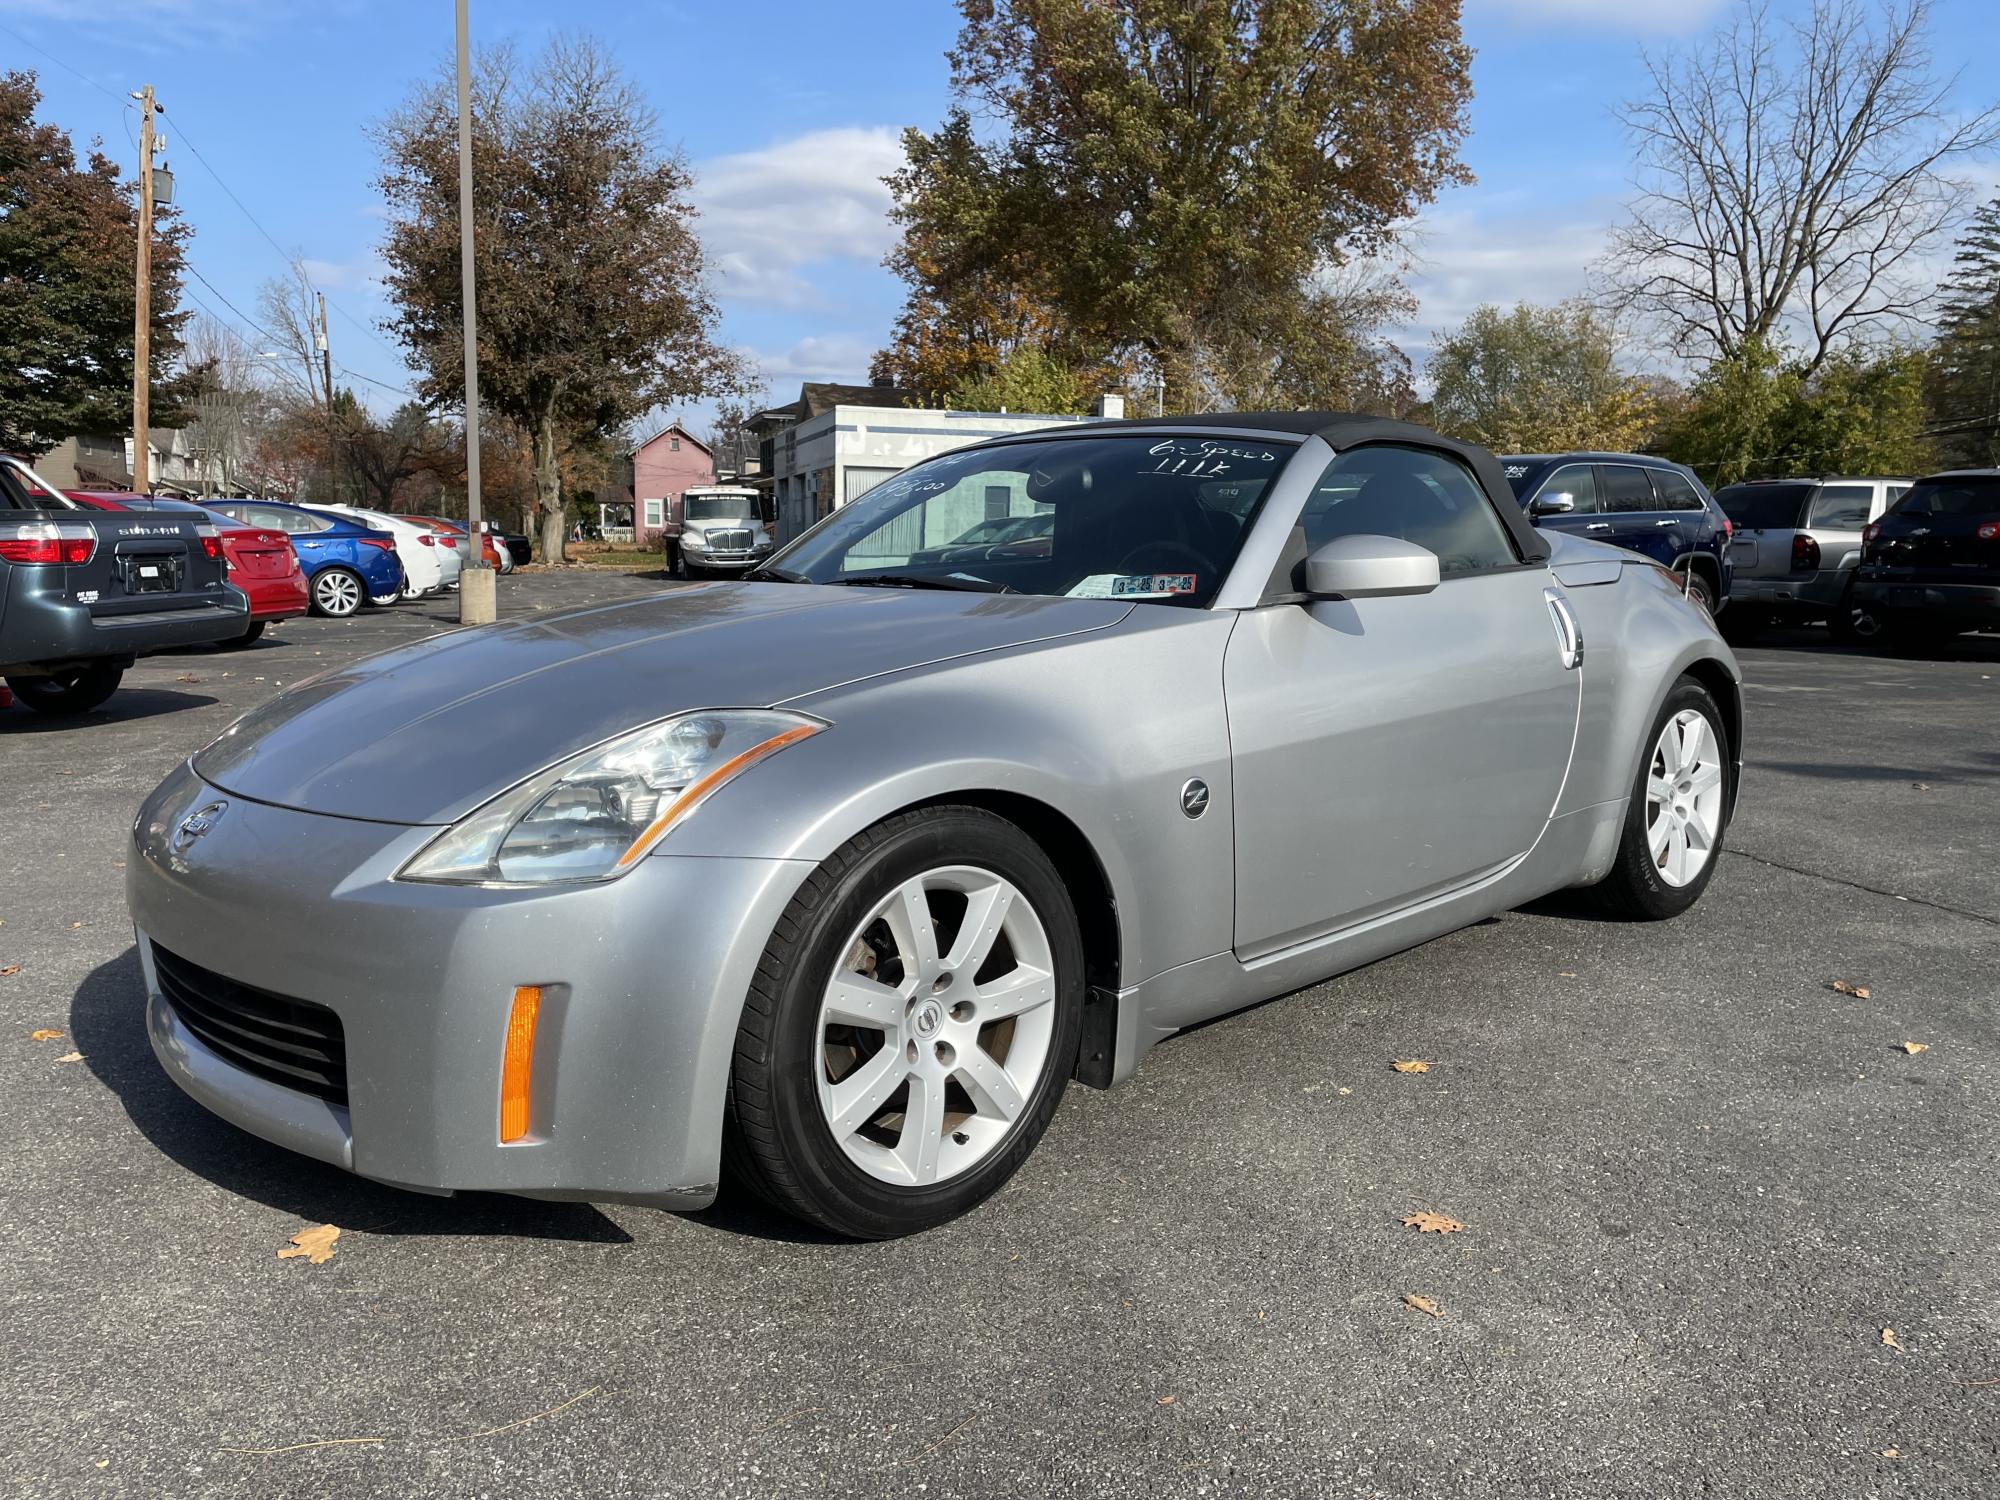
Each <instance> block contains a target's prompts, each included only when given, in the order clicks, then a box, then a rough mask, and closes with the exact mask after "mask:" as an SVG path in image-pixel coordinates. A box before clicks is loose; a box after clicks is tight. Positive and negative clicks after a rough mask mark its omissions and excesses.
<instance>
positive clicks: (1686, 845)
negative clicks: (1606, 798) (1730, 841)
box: [1591, 677, 1733, 922]
mask: <svg viewBox="0 0 2000 1500" xmlns="http://www.w3.org/2000/svg"><path fill="white" fill-rule="evenodd" d="M1697 719H1698V720H1699V721H1700V722H1701V723H1702V724H1703V725H1704V726H1705V735H1706V738H1705V740H1698V739H1695V738H1694V723H1695V721H1696V720H1697ZM1670 728H1671V729H1673V730H1674V731H1675V733H1674V734H1673V736H1672V737H1671V739H1670V736H1669V730H1670ZM1691 741H1692V743H1691ZM1704 746H1705V748H1704ZM1683 756H1685V758H1684V759H1683V758H1682V757H1683ZM1730 756H1731V751H1730V745H1729V738H1728V736H1727V734H1726V733H1725V732H1724V730H1723V725H1722V712H1721V710H1720V709H1718V708H1717V707H1716V706H1715V699H1714V698H1712V697H1710V696H1709V692H1708V689H1707V688H1705V687H1703V686H1702V685H1701V684H1700V683H1698V682H1696V681H1695V680H1694V679H1693V678H1692V677H1683V678H1681V679H1680V681H1679V682H1678V683H1676V684H1675V685H1674V689H1673V691H1672V692H1670V693H1668V694H1667V701H1666V702H1665V703H1664V704H1663V705H1661V708H1660V712H1659V715H1658V717H1657V718H1655V719H1654V720H1653V727H1652V729H1651V730H1650V731H1649V732H1648V736H1647V740H1646V758H1645V760H1644V761H1642V762H1641V763H1640V766H1639V775H1638V778H1637V780H1636V782H1635V783H1634V785H1633V788H1632V798H1631V802H1630V804H1629V805H1628V806H1627V807H1626V809H1625V830H1624V834H1623V836H1622V837H1621V838H1620V840H1619V843H1618V857H1617V859H1616V860H1615V861H1613V863H1612V866H1611V872H1610V873H1609V874H1608V875H1606V876H1605V877H1604V879H1602V880H1600V881H1599V882H1598V883H1597V884H1596V885H1594V886H1592V887H1591V895H1592V896H1593V897H1594V898H1595V899H1596V900H1597V902H1598V904H1599V905H1601V906H1603V907H1604V908H1605V909H1606V910H1608V911H1611V912H1613V913H1615V914H1616V915H1618V916H1622V917H1628V918H1631V919H1633V920H1635V921H1642V922H1658V921H1663V920H1664V919H1666V918H1668V917H1677V916H1679V915H1680V914H1681V913H1682V912H1684V911H1686V910H1687V909H1688V908H1689V907H1690V906H1693V905H1694V904H1695V902H1696V901H1698V900H1700V899H1701V893H1702V892H1703V891H1705V890H1707V889H1708V882H1709V880H1710V879H1711V878H1712V877H1713V876H1714V874H1715V866H1716V862H1717V861H1718V860H1719V859H1720V858H1721V857H1722V839H1723V834H1724V832H1725V831H1726V830H1727V827H1728V822H1729V800H1730V792H1731V782H1730V778H1731V775H1732V773H1733V762H1732V761H1731V759H1730ZM1711 773H1713V775H1714V777H1715V779H1713V780H1710V779H1709V776H1710V774H1711ZM1697 856H1698V862H1697Z"/></svg>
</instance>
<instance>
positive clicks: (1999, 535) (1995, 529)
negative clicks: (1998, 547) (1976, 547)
mask: <svg viewBox="0 0 2000 1500" xmlns="http://www.w3.org/2000/svg"><path fill="white" fill-rule="evenodd" d="M1978 536H1979V540H1980V541H1982V542H1996V541H2000V521H1988V522H1987V523H1986V524H1985V525H1984V526H1981V527H1980V528H1979V532H1978Z"/></svg>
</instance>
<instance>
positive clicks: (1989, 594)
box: [1854, 578, 2000, 630]
mask: <svg viewBox="0 0 2000 1500" xmlns="http://www.w3.org/2000/svg"><path fill="white" fill-rule="evenodd" d="M1854 597H1855V598H1856V599H1857V600H1859V601H1861V602H1862V603H1865V604H1871V605H1873V606H1874V607H1875V608H1876V609H1878V610H1881V611H1883V612H1884V613H1891V614H1912V615H1922V616H1924V617H1925V618H1926V619H1932V620H1940V621H1949V622H1953V623H1957V624H1962V625H1963V626H1964V627H1965V628H1966V629H1967V630H1976V629H1978V628H1979V627H1980V626H1982V625H1983V626H1987V627H1992V626H1996V625H2000V585H1996V584H1984V583H1927V582H1926V583H1904V582H1899V581H1898V580H1896V579H1894V578H1869V579H1857V580H1856V581H1855V584H1854Z"/></svg>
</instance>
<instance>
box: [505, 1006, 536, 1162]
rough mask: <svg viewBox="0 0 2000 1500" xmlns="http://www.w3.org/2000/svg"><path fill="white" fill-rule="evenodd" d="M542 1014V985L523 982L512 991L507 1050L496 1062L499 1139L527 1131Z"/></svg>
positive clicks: (517, 1135)
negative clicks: (538, 1023)
mask: <svg viewBox="0 0 2000 1500" xmlns="http://www.w3.org/2000/svg"><path fill="white" fill-rule="evenodd" d="M541 1013H542V987H541V986H540V985H538V984H524V985H521V986H519V987H518V988H516V989H515V991H514V1008H513V1010H512V1011H510V1012H509V1013H508V1016H507V1051H506V1054H505V1056H504V1057H503V1058H502V1059H501V1063H500V1140H501V1143H502V1144H503V1145H504V1144H505V1143H506V1142H508V1141H518V1140H519V1139H520V1138H521V1137H522V1136H524V1135H526V1134H527V1133H528V1090H529V1087H530V1081H531V1074H532V1072H533V1069H534V1062H535V1021H536V1019H537V1018H538V1017H539V1016H540V1015H541Z"/></svg>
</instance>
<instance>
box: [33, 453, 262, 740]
mask: <svg viewBox="0 0 2000 1500" xmlns="http://www.w3.org/2000/svg"><path fill="white" fill-rule="evenodd" d="M223 575H224V566H223V554H222V538H221V537H220V535H218V534H217V532H216V529H215V527H214V526H212V525H210V524H208V522H207V521H206V520H204V519H202V518H200V517H197V516H188V515H180V514H175V513H171V512H160V513H144V512H133V511H100V510H89V509H85V508H84V507H83V506H80V505H78V504H77V503H76V502H75V501H74V500H71V499H70V498H69V497H68V496H67V495H64V494H62V493H61V492H59V491H58V490H57V489H56V487H55V486H54V485H52V484H50V483H49V482H48V481H47V480H45V479H42V478H39V477H38V476H37V475H36V474H35V471H34V470H33V469H30V468H29V467H28V466H27V465H26V464H24V463H21V462H20V461H19V460H17V459H11V458H0V677H5V678H6V680H7V686H8V687H10V688H12V689H13V691H14V696H15V697H17V698H19V699H20V700H21V701H22V702H23V703H25V704H27V705H28V706H29V707H30V708H34V709H39V710H41V711H42V712H43V713H48V714H80V713H86V712H88V711H89V710H91V709H93V708H95V707H97V705H98V704H100V703H102V702H103V701H104V700H105V699H106V698H109V697H110V696H111V695H112V693H113V692H115V691H116V690H117V688H118V681H119V679H120V678H121V677H123V676H124V675H125V669H126V668H127V667H129V666H131V665H132V663H133V662H134V661H135V660H137V659H138V658H139V657H141V656H146V655H150V654H151V653H153V652H155V651H167V650H171V649H172V648H174V647H176V646H196V645H204V644H206V643H208V642H210V641H226V640H232V639H234V638H235V637H237V636H239V635H241V634H243V632H244V630H245V629H246V628H247V627H248V626H249V623H250V604H249V601H248V600H246V599H245V598H244V597H243V593H242V591H241V590H240V589H234V588H231V587H230V586H229V584H228V582H227V581H226V579H225V578H224V576H223Z"/></svg>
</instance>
